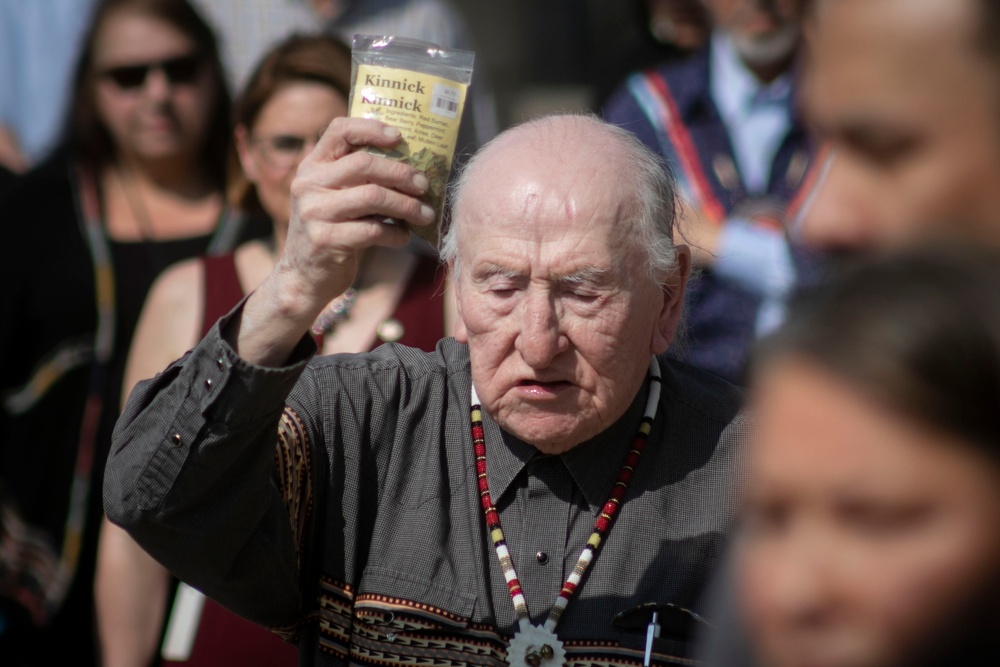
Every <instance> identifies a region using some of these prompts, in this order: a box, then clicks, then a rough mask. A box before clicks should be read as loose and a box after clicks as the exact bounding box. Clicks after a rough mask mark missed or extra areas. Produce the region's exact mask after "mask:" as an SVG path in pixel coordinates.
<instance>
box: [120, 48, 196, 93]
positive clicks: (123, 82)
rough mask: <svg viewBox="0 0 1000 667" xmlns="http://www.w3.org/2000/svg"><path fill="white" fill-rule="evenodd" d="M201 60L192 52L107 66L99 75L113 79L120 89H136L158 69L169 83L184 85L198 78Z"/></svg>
mask: <svg viewBox="0 0 1000 667" xmlns="http://www.w3.org/2000/svg"><path fill="white" fill-rule="evenodd" d="M203 62H204V58H202V57H201V56H200V55H198V54H193V53H192V54H188V55H185V56H178V57H176V58H170V59H168V60H161V61H158V62H151V63H136V64H135V65H119V66H117V67H109V68H108V69H106V70H104V71H103V72H101V76H103V77H106V78H108V79H110V80H111V81H114V83H115V85H116V86H118V87H119V88H120V89H121V90H136V89H138V88H141V87H142V86H144V85H145V84H146V77H147V76H149V73H150V71H152V70H159V71H161V72H163V75H164V76H165V77H167V81H169V82H170V83H171V84H173V85H186V84H191V83H194V81H195V79H197V78H198V74H200V73H201V66H202V63H203Z"/></svg>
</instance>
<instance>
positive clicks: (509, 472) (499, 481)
mask: <svg viewBox="0 0 1000 667" xmlns="http://www.w3.org/2000/svg"><path fill="white" fill-rule="evenodd" d="M648 391H649V382H648V380H646V381H644V384H643V387H642V389H640V390H639V392H638V394H637V395H636V397H635V398H634V399H632V404H631V405H630V406H629V408H628V410H626V411H625V414H624V415H622V416H621V417H620V418H619V419H618V421H616V422H615V423H614V424H613V425H612V426H611V427H610V428H608V429H605V430H604V431H603V432H602V433H600V434H598V435H597V436H595V437H594V438H591V439H590V440H588V441H586V442H583V443H580V444H579V445H577V446H576V447H574V448H573V449H571V450H569V451H568V452H566V453H565V454H562V455H560V456H559V457H558V458H559V459H560V460H561V461H562V462H563V465H565V466H566V468H567V470H568V471H569V473H570V475H571V476H572V477H573V481H574V482H575V483H576V485H577V486H578V487H579V489H580V492H581V493H582V494H583V497H584V499H585V500H586V501H587V504H588V505H589V506H590V509H591V512H593V514H594V515H595V516H596V515H597V513H598V512H600V510H601V508H602V507H603V506H604V503H605V501H607V499H608V496H610V495H611V488H612V487H613V486H614V484H615V481H617V479H618V472H619V471H620V470H621V467H622V463H623V462H624V460H625V454H626V453H627V452H628V449H629V446H630V445H631V444H632V440H633V439H634V438H635V435H636V433H637V432H638V430H639V423H640V421H641V420H642V415H643V412H644V408H645V406H646V396H647V393H648ZM483 427H484V431H485V437H486V478H487V481H488V482H489V485H490V495H491V497H492V499H493V504H494V505H496V504H497V503H499V502H500V498H501V497H502V496H503V495H504V494H505V493H506V492H507V490H508V489H509V488H510V486H511V484H512V483H513V482H514V480H515V479H516V478H517V476H518V475H520V474H521V471H522V470H524V468H525V466H526V465H527V464H528V463H529V462H530V461H531V460H532V459H535V458H540V457H544V456H546V455H545V454H543V453H541V452H540V451H538V450H537V449H535V447H534V446H532V445H529V444H528V443H526V442H524V441H523V440H520V439H518V438H516V437H514V436H513V435H511V434H509V433H507V432H505V431H502V430H501V429H500V428H499V426H497V424H496V422H494V421H493V420H492V419H490V418H489V417H488V416H485V415H484V422H483ZM501 441H502V442H503V444H501ZM494 443H496V444H494ZM505 445H506V446H505ZM640 465H642V464H641V463H640Z"/></svg>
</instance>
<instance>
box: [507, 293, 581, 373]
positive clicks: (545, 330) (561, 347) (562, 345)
mask: <svg viewBox="0 0 1000 667" xmlns="http://www.w3.org/2000/svg"><path fill="white" fill-rule="evenodd" d="M560 320H561V318H560V314H559V307H558V304H557V303H556V301H555V299H554V298H553V296H552V294H551V293H550V292H548V291H547V290H542V289H534V288H529V289H528V291H527V293H526V294H525V297H524V301H523V302H522V303H521V331H520V332H519V333H518V336H517V339H516V346H517V350H518V352H519V353H520V354H521V357H522V358H523V359H524V361H525V363H527V364H528V365H529V366H531V367H532V368H544V367H545V366H547V365H548V364H549V363H551V362H552V360H553V359H554V358H555V357H556V356H558V355H559V353H561V352H563V351H565V350H566V349H567V348H568V346H569V345H568V340H567V338H566V336H565V334H564V332H563V331H562V326H561V321H560Z"/></svg>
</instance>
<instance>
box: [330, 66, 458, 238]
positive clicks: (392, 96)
mask: <svg viewBox="0 0 1000 667" xmlns="http://www.w3.org/2000/svg"><path fill="white" fill-rule="evenodd" d="M466 88H467V86H466V84H464V83H457V82H455V81H451V80H450V79H444V78H441V77H438V76H433V75H430V74H422V73H420V72H414V71H413V70H408V69H394V68H390V67H380V66H376V65H360V64H359V65H358V66H357V74H356V77H355V79H354V89H353V91H352V93H351V110H350V115H351V116H352V117H354V118H376V119H378V120H380V121H382V122H384V123H386V124H388V125H392V126H393V127H395V128H397V129H398V130H399V131H400V132H401V133H402V135H403V141H402V142H400V144H399V145H398V146H396V147H395V148H394V149H392V150H389V151H384V152H383V151H373V152H378V153H379V154H380V155H385V156H386V157H390V158H393V159H396V160H400V161H402V162H405V163H407V164H409V165H410V166H412V167H414V168H415V169H419V170H420V171H422V172H424V173H425V174H426V175H427V179H428V181H430V190H429V191H428V193H427V196H426V197H424V199H425V200H426V201H427V202H428V203H429V204H430V205H431V206H432V207H433V208H434V209H435V210H436V211H437V214H438V221H439V222H440V218H441V212H442V211H441V207H442V206H443V202H444V188H445V184H446V183H447V179H448V173H449V172H450V171H451V163H452V159H453V157H454V155H455V146H456V144H457V143H458V127H459V124H460V122H461V120H462V109H463V108H464V106H465V93H466ZM414 231H416V232H417V233H419V234H420V235H421V236H423V237H424V238H426V239H427V240H429V241H431V242H432V243H434V242H436V240H437V227H436V226H435V227H434V228H432V229H428V230H423V229H415V230H414Z"/></svg>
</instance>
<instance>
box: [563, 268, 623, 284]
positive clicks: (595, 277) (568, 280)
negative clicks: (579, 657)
mask: <svg viewBox="0 0 1000 667" xmlns="http://www.w3.org/2000/svg"><path fill="white" fill-rule="evenodd" d="M613 274H614V272H613V271H612V270H611V269H606V268H605V269H602V268H599V267H596V266H582V267H580V268H578V269H576V270H574V271H572V272H571V273H567V274H565V275H562V276H559V282H561V283H564V284H570V285H582V284H588V285H607V284H608V283H610V282H611V277H612V275H613Z"/></svg>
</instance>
